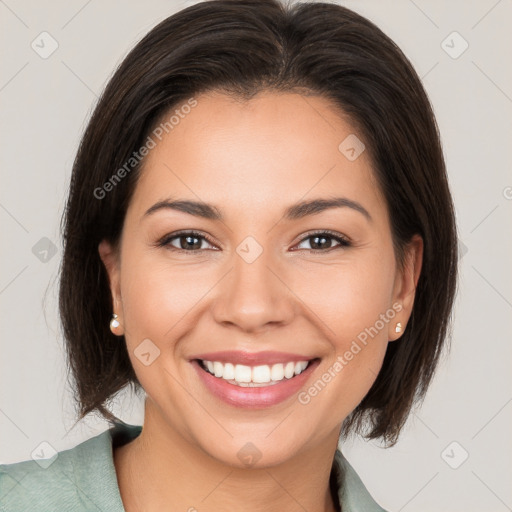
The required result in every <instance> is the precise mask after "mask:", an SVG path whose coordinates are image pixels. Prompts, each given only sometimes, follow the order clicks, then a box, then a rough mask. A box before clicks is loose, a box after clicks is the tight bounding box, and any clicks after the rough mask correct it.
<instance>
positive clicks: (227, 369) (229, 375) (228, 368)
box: [222, 363, 235, 380]
mask: <svg viewBox="0 0 512 512" xmlns="http://www.w3.org/2000/svg"><path fill="white" fill-rule="evenodd" d="M222 377H223V378H224V379H226V380H230V379H234V378H235V366H234V365H232V364H231V363H226V364H225V365H224V371H223V373H222Z"/></svg>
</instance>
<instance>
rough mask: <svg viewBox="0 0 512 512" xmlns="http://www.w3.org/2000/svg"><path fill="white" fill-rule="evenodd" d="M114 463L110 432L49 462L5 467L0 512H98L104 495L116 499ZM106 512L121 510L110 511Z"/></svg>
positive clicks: (1, 470)
mask: <svg viewBox="0 0 512 512" xmlns="http://www.w3.org/2000/svg"><path fill="white" fill-rule="evenodd" d="M110 463H112V440H111V436H110V431H109V430H106V431H105V432H103V433H101V434H99V435H97V436H95V437H93V438H91V439H88V440H87V441H84V442H82V443H81V444H79V445H78V446H75V447H74V448H71V449H69V450H64V451H61V452H58V453H55V454H54V455H53V457H51V458H49V459H44V458H41V459H38V460H25V461H22V462H17V463H13V464H2V465H0V511H1V512H20V511H23V512H28V511H32V510H37V511H38V512H43V511H47V510H48V511H50V510H51V511H53V512H55V511H58V510H73V511H77V512H81V511H85V510H96V509H97V506H98V502H99V501H105V496H104V495H102V493H107V495H108V494H109V493H110V495H111V496H110V498H112V492H113V490H112V474H114V477H115V470H114V469H113V465H112V467H110V466H109V464H110ZM115 490H117V487H116V489H115ZM115 490H114V492H115ZM114 497H115V495H114ZM108 499H109V497H108V496H107V500H108ZM110 501H111V502H112V500H110ZM104 510H112V511H114V510H118V509H116V508H112V507H109V508H106V509H104ZM119 510H121V511H122V510H123V509H122V508H121V509H119Z"/></svg>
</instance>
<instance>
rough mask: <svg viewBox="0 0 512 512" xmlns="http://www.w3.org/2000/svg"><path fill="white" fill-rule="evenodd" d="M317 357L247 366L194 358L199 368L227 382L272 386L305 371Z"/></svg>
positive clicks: (252, 386)
mask: <svg viewBox="0 0 512 512" xmlns="http://www.w3.org/2000/svg"><path fill="white" fill-rule="evenodd" d="M318 359H319V358H314V359H310V360H309V361H308V360H304V361H297V362H294V361H290V362H287V363H276V364H272V365H266V364H264V365H258V366H248V365H243V364H232V363H221V362H220V361H207V360H204V359H196V361H197V362H198V363H199V366H200V368H202V369H203V370H204V371H205V372H208V373H209V374H211V375H213V376H214V377H217V378H218V379H222V380H225V381H226V382H228V383H229V384H233V385H235V386H240V387H251V388H256V387H264V386H274V385H275V384H279V383H281V382H285V381H289V380H291V379H293V378H294V377H296V376H297V375H300V374H301V373H302V372H303V371H305V370H306V369H307V368H308V367H309V366H310V364H311V363H313V362H314V361H317V360H318Z"/></svg>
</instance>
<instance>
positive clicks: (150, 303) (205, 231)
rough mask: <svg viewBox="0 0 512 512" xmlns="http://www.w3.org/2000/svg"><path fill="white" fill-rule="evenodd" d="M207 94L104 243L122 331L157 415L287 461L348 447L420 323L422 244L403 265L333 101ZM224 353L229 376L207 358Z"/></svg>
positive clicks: (160, 149)
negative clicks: (351, 418) (356, 417)
mask: <svg viewBox="0 0 512 512" xmlns="http://www.w3.org/2000/svg"><path fill="white" fill-rule="evenodd" d="M196 100H197V104H196V106H194V107H193V108H190V112H189V113H188V114H186V115H183V114H182V115H181V116H180V117H179V123H175V124H174V125H173V128H172V129H169V125H168V127H167V129H168V133H165V130H163V134H164V136H163V137H161V140H160V141H158V139H157V138H155V137H153V139H154V140H155V141H156V142H157V145H156V147H154V148H153V149H151V150H150V151H149V154H148V156H147V157H146V160H145V165H144V169H143V171H142V173H141V177H140V181H139V182H138V183H137V186H136V190H135V192H134V195H133V198H132V200H131V203H130V205H129V207H128V211H127V214H126V218H125V222H124V227H123V232H122V237H121V242H120V246H119V253H116V252H115V251H113V250H112V248H111V247H110V245H109V244H108V243H106V242H102V244H100V248H99V249H100V254H101V257H102V259H103V261H104V262H105V265H106V267H107V270H108V272H109V276H110V280H111V288H112V292H113V297H114V312H116V313H117V314H118V315H119V321H120V324H121V325H120V327H119V328H118V329H117V334H124V335H125V338H126V343H127V346H128V351H129V355H130V358H131V362H132V364H133V367H134V369H135V372H136V374H137V377H138V379H139V381H140V383H141V384H142V386H143V388H144V389H145V391H146V394H147V400H148V402H147V404H146V406H147V407H149V408H150V410H151V417H152V421H155V422H158V423H159V424H160V426H162V427H163V428H164V429H165V428H167V429H170V430H169V432H170V431H172V432H173V433H174V434H176V435H178V436H180V437H181V438H183V439H184V440H186V441H187V442H188V443H189V444H191V445H193V446H194V447H197V448H198V449H199V450H201V451H202V452H205V453H207V454H209V455H211V456H213V457H214V458H215V459H217V460H219V461H222V462H225V463H229V464H235V465H242V464H246V463H247V460H248V458H249V459H251V460H252V461H253V462H252V463H253V464H255V465H256V466H257V465H274V464H278V463H280V462H283V461H285V460H288V459H290V458H291V457H292V456H294V455H297V454H300V453H307V451H308V450H313V449H315V448H317V447H318V446H319V445H321V444H322V443H323V444H324V445H325V443H326V442H327V443H328V444H329V445H330V446H331V447H332V448H334V446H335V445H336V442H337V437H338V434H339V430H340V427H341V423H342V422H343V420H344V419H345V417H346V416H347V415H348V414H349V413H350V412H351V411H352V410H353V409H354V408H355V407H356V406H357V405H358V403H359V402H360V401H361V400H362V399H363V397H364V396H365V395H366V393H367V392H368V390H369V389H370V387H371V385H372V383H373V382H374V381H375V379H376V377H377V374H378V372H379V370H380V368H381V365H382V362H383V358H384V354H385V352H386V347H387V344H388V342H389V341H392V340H395V339H397V338H398V337H399V336H400V334H397V333H396V332H395V326H396V323H397V322H401V323H402V326H403V328H404V329H405V327H406V323H407V320H408V318H409V315H410V311H411V308H412V302H413V298H414V287H415V283H416V281H417V277H418V274H419V268H420V266H421V243H420V242H421V241H420V242H419V243H418V244H416V245H415V246H414V247H415V250H414V251H413V250H411V252H410V253H409V254H411V255H412V256H411V257H410V258H409V259H408V260H407V261H408V264H407V265H406V268H405V270H404V271H403V272H402V271H399V270H398V269H397V267H396V261H395V256H394V253H393V246H392V239H391V230H390V224H389V217H388V213H387V208H386V203H385V200H384V198H383V196H382V195H381V192H380V190H379V189H378V187H377V184H376V181H375V178H374V176H373V175H372V169H371V163H370V160H369V157H368V152H367V151H364V150H363V151H362V152H361V149H362V147H361V146H358V145H357V139H356V138H355V137H357V132H356V130H355V129H354V127H352V126H351V125H350V124H347V122H346V121H344V120H343V119H341V118H340V116H339V115H337V114H336V113H335V112H334V109H333V108H332V106H331V105H330V103H328V102H327V100H325V99H323V98H320V97H303V96H301V95H298V94H277V93H270V92H266V93H262V94H260V95H258V96H257V97H255V98H253V99H252V100H250V101H248V102H237V101H234V100H232V99H230V98H228V97H227V96H224V95H221V94H214V93H208V94H204V95H201V96H198V97H197V98H196ZM183 111H185V110H183ZM186 111H187V112H188V111H189V109H186ZM169 117H170V116H169ZM160 131H162V130H160ZM347 137H349V138H348V139H347ZM340 145H341V146H340ZM358 153H360V154H359V156H358ZM336 198H343V199H342V200H341V201H339V206H337V207H329V208H323V207H321V204H320V206H318V205H317V206H316V207H311V208H307V207H305V208H302V209H301V208H297V205H300V204H302V203H309V202H311V201H318V200H325V201H327V200H328V201H331V200H334V199H336ZM171 201H174V202H176V201H180V202H184V201H187V202H194V203H196V202H197V203H201V204H202V203H207V204H208V205H210V207H206V206H193V205H189V206H187V207H186V208H183V205H184V203H182V208H173V207H171V205H170V202H171ZM165 202H168V203H169V204H168V205H167V206H166V205H165ZM155 205H158V207H155V208H152V207H154V206H155ZM292 207H293V209H292V210H291V211H290V208H292ZM184 209H186V210H187V212H185V211H184ZM287 212H288V213H287ZM214 213H215V214H217V215H213V214H214ZM183 231H184V232H187V231H194V232H197V233H196V234H189V235H186V234H181V235H178V233H179V232H183ZM325 231H330V232H331V233H330V234H323V235H322V234H321V233H323V232H325ZM315 233H317V234H316V235H315ZM336 237H339V239H337V238H336ZM344 240H345V241H347V242H348V245H345V242H344ZM160 243H161V245H160ZM180 249H181V251H180ZM313 249H316V250H313ZM200 361H210V363H205V362H204V363H201V362H200ZM215 361H217V362H219V363H222V364H218V363H217V364H215V365H213V370H212V371H213V372H214V373H216V374H217V375H218V376H214V375H212V374H211V373H209V372H208V370H207V369H206V368H203V364H204V365H205V366H206V367H207V366H208V365H210V369H212V364H211V363H213V362H215ZM299 361H306V362H308V361H310V363H309V365H308V367H307V368H306V369H305V370H304V371H303V373H301V374H298V375H296V376H293V377H292V376H291V375H293V374H294V373H293V372H295V370H296V367H297V366H298V367H300V365H297V364H296V363H297V362H299ZM289 363H293V364H289ZM237 364H238V365H241V367H240V368H236V366H237ZM255 367H259V368H258V369H256V370H255V369H254V368H255ZM247 368H249V369H247ZM290 372H291V373H290ZM283 374H284V376H283ZM220 375H223V377H221V376H220ZM233 376H234V377H235V380H236V381H237V383H238V384H236V383H235V382H234V381H233V380H231V379H232V378H233ZM247 379H251V382H252V381H254V380H256V381H261V382H260V383H258V386H257V387H252V386H247V385H245V386H244V385H243V383H244V382H243V381H244V380H247ZM230 380H231V382H229V381H230ZM269 380H275V381H278V382H277V383H275V384H271V383H269V382H268V381H269ZM240 383H241V384H242V385H239V384H240ZM262 384H263V386H262ZM146 419H147V418H146ZM145 426H146V425H145ZM248 443H251V444H248Z"/></svg>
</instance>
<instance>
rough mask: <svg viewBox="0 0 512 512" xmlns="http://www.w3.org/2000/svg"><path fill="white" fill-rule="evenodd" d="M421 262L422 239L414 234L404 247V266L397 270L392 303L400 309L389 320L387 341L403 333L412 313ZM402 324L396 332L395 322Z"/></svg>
mask: <svg viewBox="0 0 512 512" xmlns="http://www.w3.org/2000/svg"><path fill="white" fill-rule="evenodd" d="M422 263H423V239H422V238H421V236H420V235H414V236H413V237H412V239H411V241H410V242H409V244H408V245H407V247H406V253H405V262H404V268H403V269H402V270H400V271H398V272H397V275H396V278H395V286H394V291H393V301H392V304H400V306H401V309H400V310H398V309H397V311H399V312H397V314H396V316H395V318H394V320H393V322H390V324H389V325H390V332H389V333H388V339H389V341H395V340H397V339H398V338H400V336H402V334H403V333H404V331H405V329H406V326H407V322H408V321H409V318H410V316H411V313H412V308H413V305H414V297H415V296H416V286H417V284H418V279H419V278H420V273H421V267H422ZM398 322H400V323H401V324H402V330H401V332H396V331H395V327H396V324H397V323H398Z"/></svg>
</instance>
